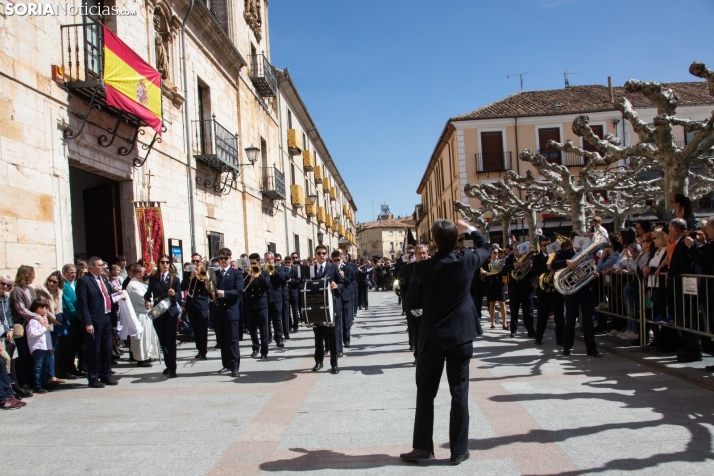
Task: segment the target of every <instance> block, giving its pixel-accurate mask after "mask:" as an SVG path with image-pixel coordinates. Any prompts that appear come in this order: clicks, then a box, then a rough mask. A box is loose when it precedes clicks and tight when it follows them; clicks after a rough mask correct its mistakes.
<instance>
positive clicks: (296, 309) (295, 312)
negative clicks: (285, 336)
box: [289, 298, 300, 332]
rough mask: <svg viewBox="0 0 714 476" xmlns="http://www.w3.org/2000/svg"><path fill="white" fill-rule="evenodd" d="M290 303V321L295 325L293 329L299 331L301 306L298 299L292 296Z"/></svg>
mask: <svg viewBox="0 0 714 476" xmlns="http://www.w3.org/2000/svg"><path fill="white" fill-rule="evenodd" d="M289 305H290V322H291V325H292V327H293V330H295V331H296V332H297V329H298V327H299V326H300V306H299V305H298V299H293V298H290V301H289Z"/></svg>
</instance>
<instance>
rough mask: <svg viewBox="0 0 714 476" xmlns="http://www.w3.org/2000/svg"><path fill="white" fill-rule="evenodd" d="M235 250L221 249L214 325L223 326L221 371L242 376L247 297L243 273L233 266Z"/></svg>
mask: <svg viewBox="0 0 714 476" xmlns="http://www.w3.org/2000/svg"><path fill="white" fill-rule="evenodd" d="M231 256H232V253H231V250H229V249H228V248H221V249H220V250H218V261H219V264H218V269H216V271H215V278H214V279H215V281H214V282H212V283H211V288H212V289H213V292H214V299H213V301H214V302H213V325H214V326H216V327H217V328H219V329H220V334H221V362H222V363H223V368H221V370H219V371H218V373H223V372H230V373H231V377H238V376H239V375H238V369H239V368H240V341H239V340H238V339H239V335H240V326H241V323H240V319H241V315H240V307H241V301H242V300H243V273H242V272H241V270H239V269H234V268H232V267H231V266H230V262H231Z"/></svg>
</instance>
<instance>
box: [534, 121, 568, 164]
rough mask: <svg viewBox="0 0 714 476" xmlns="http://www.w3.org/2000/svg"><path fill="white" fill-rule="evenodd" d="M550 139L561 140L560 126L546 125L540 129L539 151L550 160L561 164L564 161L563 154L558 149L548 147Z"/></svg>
mask: <svg viewBox="0 0 714 476" xmlns="http://www.w3.org/2000/svg"><path fill="white" fill-rule="evenodd" d="M550 140H552V141H555V142H560V128H559V127H544V128H542V129H538V144H539V146H540V149H539V150H538V153H539V154H540V155H542V156H543V157H544V158H545V159H546V160H547V161H548V162H550V163H553V164H559V165H561V164H562V163H563V160H562V155H561V153H560V151H559V150H558V149H552V148H549V147H548V141H550Z"/></svg>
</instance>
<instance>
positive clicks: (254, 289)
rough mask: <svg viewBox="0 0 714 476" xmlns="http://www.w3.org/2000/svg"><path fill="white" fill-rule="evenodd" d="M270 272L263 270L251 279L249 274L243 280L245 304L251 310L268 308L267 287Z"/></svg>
mask: <svg viewBox="0 0 714 476" xmlns="http://www.w3.org/2000/svg"><path fill="white" fill-rule="evenodd" d="M269 282H270V273H268V272H267V271H265V270H263V271H261V272H260V276H258V277H257V278H255V279H253V280H252V281H251V279H250V276H248V278H247V279H246V280H245V281H243V283H244V285H245V305H246V307H250V309H253V310H256V311H257V310H261V309H267V308H268V287H269V284H268V283H269Z"/></svg>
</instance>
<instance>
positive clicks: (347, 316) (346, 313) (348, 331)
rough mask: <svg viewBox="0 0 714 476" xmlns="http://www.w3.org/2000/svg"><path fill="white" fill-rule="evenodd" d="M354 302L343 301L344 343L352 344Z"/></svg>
mask: <svg viewBox="0 0 714 476" xmlns="http://www.w3.org/2000/svg"><path fill="white" fill-rule="evenodd" d="M352 311H353V309H352V302H351V301H348V302H344V301H343V302H342V343H343V344H347V345H350V337H351V335H352V321H353V319H352V316H353V314H352Z"/></svg>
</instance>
